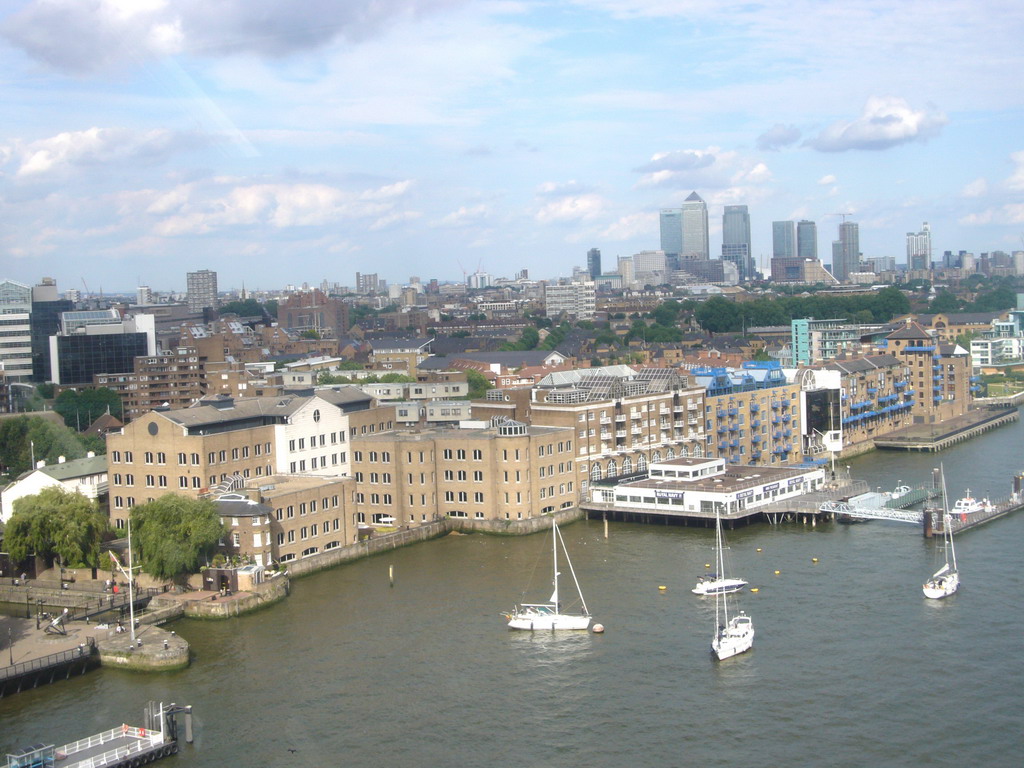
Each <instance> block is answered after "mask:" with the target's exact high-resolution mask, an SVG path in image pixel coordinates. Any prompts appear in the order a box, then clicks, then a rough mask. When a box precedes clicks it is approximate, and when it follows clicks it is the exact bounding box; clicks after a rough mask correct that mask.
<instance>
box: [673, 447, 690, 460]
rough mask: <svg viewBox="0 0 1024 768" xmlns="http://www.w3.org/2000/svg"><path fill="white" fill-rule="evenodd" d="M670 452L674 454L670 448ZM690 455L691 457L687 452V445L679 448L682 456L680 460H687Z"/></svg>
mask: <svg viewBox="0 0 1024 768" xmlns="http://www.w3.org/2000/svg"><path fill="white" fill-rule="evenodd" d="M668 452H669V453H672V449H671V448H669V449H668ZM689 455H690V453H689V451H687V450H686V446H685V445H682V446H680V447H679V456H680V458H684V459H685V458H686V457H687V456H689Z"/></svg>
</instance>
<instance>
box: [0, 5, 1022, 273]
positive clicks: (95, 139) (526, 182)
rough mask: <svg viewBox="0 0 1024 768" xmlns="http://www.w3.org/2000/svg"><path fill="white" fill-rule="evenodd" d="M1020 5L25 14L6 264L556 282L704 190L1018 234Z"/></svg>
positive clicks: (730, 198) (884, 250)
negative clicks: (522, 275) (524, 276)
mask: <svg viewBox="0 0 1024 768" xmlns="http://www.w3.org/2000/svg"><path fill="white" fill-rule="evenodd" d="M1022 39H1024V3H1021V2H1019V0H929V2H922V1H920V0H900V1H899V2H892V0H849V1H846V2H844V1H842V0H839V1H837V2H827V3H826V2H819V1H817V0H790V2H788V3H784V4H783V3H777V2H773V3H768V2H758V1H757V0H750V1H745V2H730V0H716V1H715V2H711V1H710V0H564V1H562V2H541V1H539V0H538V1H533V0H520V1H516V0H507V1H506V0H495V1H494V2H491V1H489V0H474V1H472V2H470V1H468V0H303V2H301V3H298V2H282V0H217V2H210V0H8V1H7V2H5V3H3V4H0V103H2V104H3V120H2V121H0V279H5V278H9V279H13V280H18V281H20V282H23V283H27V284H33V283H36V282H38V280H39V279H40V278H41V277H43V276H50V277H54V278H56V279H57V282H58V287H59V288H60V289H62V290H63V289H67V288H82V287H83V286H85V287H86V288H87V289H88V290H89V291H91V292H93V293H96V292H98V291H99V290H100V289H103V290H106V291H108V292H111V293H113V292H117V291H130V290H133V289H134V287H135V286H136V285H149V286H150V287H151V288H153V289H154V290H157V291H170V290H183V289H184V287H185V273H186V272H188V271H192V270H197V269H213V270H216V271H217V272H218V278H219V287H220V289H221V290H228V289H237V288H240V287H242V286H243V285H244V286H245V287H246V288H248V289H250V290H271V289H274V288H279V287H282V286H284V285H285V284H289V283H290V284H295V285H301V284H302V283H303V282H308V283H309V284H311V285H318V284H319V283H320V281H322V280H325V279H326V280H328V281H329V282H337V283H340V284H342V285H354V283H355V273H356V272H363V273H377V274H379V275H380V277H381V278H382V279H386V280H388V281H389V282H393V283H394V282H397V283H403V282H406V281H408V278H409V277H410V276H413V275H416V276H418V277H420V278H421V279H423V280H428V279H430V278H437V279H440V280H442V281H444V280H461V279H462V277H463V275H464V274H466V273H473V272H475V271H477V270H482V271H484V272H488V273H490V274H492V275H496V276H508V277H511V276H513V274H514V273H515V272H517V271H518V270H521V269H528V270H529V274H530V276H531V277H532V278H537V279H543V278H550V277H555V276H559V275H568V274H570V273H571V271H572V268H573V266H575V265H580V266H582V265H585V264H586V252H587V250H588V249H590V248H599V249H600V250H601V252H602V255H603V264H604V269H605V271H611V270H613V269H614V265H615V258H616V256H618V255H623V256H627V255H631V254H633V253H636V252H638V251H641V250H646V249H657V248H658V247H659V229H658V212H659V210H660V209H662V208H671V207H678V206H680V204H681V203H682V201H683V200H684V199H685V198H686V197H687V196H688V195H689V194H690V193H691V192H693V191H696V192H697V193H698V194H699V195H700V196H701V197H702V198H704V200H706V201H707V203H708V210H709V221H710V231H711V238H710V240H711V251H712V255H717V254H719V253H720V248H721V220H722V210H723V206H725V205H742V204H745V205H747V206H748V207H749V210H750V217H751V228H752V238H753V252H754V255H755V258H756V259H757V260H758V262H759V264H763V265H767V260H768V259H769V258H770V256H771V222H772V221H775V220H784V219H793V220H797V219H804V218H806V219H812V220H814V221H816V222H817V223H818V235H819V242H818V248H819V255H821V257H822V259H823V261H826V262H828V261H830V260H831V245H830V244H831V241H832V240H833V239H835V238H836V237H837V227H838V225H839V223H840V222H841V221H842V218H843V217H842V216H841V215H840V214H848V215H847V216H846V218H847V220H850V221H856V222H858V223H859V225H860V243H861V250H862V252H863V254H864V256H865V257H873V256H895V257H896V259H897V261H898V262H902V261H904V260H905V254H906V244H905V235H906V233H907V232H911V231H913V232H916V231H918V230H919V229H921V226H922V224H923V222H926V221H927V222H928V223H929V224H930V226H931V229H932V232H933V250H934V253H935V255H936V256H938V255H941V253H942V252H943V251H944V250H953V251H958V250H965V251H968V252H972V253H981V252H986V251H992V250H1005V251H1013V250H1020V249H1022V248H1024V239H1022V238H1024V119H1022V118H1024V87H1022V86H1021V84H1020V76H1021V75H1020V73H1021V72H1022V71H1024V45H1021V40H1022Z"/></svg>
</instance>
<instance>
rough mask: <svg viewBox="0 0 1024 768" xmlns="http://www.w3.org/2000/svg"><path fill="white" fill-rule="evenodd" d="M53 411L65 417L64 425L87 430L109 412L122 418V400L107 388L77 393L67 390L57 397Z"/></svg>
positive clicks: (84, 390)
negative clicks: (94, 421)
mask: <svg viewBox="0 0 1024 768" xmlns="http://www.w3.org/2000/svg"><path fill="white" fill-rule="evenodd" d="M53 410H55V411H56V412H57V413H59V414H60V415H61V416H63V417H64V423H65V424H67V425H68V426H69V427H71V428H72V429H77V430H83V429H86V428H87V427H88V426H89V425H90V424H92V422H93V420H95V419H98V418H99V417H100V416H102V415H103V414H104V413H106V412H107V411H109V412H110V413H111V414H112V415H114V416H116V417H117V418H119V419H120V418H122V408H121V398H120V397H119V396H118V394H117V392H115V391H114V390H112V389H108V388H107V387H100V388H98V389H83V390H82V391H80V392H79V391H76V390H73V389H66V390H64V391H63V392H61V393H60V395H59V396H58V397H57V402H56V404H55V405H54V406H53Z"/></svg>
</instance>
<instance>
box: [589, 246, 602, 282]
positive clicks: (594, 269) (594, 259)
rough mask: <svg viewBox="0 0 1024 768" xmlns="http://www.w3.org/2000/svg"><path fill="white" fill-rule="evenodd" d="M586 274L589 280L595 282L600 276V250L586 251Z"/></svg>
mask: <svg viewBox="0 0 1024 768" xmlns="http://www.w3.org/2000/svg"><path fill="white" fill-rule="evenodd" d="M587 272H588V273H589V274H590V279H591V280H597V278H599V277H600V276H601V250H600V249H599V248H591V249H590V250H589V251H587Z"/></svg>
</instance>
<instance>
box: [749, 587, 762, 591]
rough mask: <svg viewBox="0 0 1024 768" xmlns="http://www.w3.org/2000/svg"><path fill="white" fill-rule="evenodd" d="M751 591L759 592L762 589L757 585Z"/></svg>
mask: <svg viewBox="0 0 1024 768" xmlns="http://www.w3.org/2000/svg"><path fill="white" fill-rule="evenodd" d="M750 591H751V592H759V591H760V590H759V589H758V588H757V587H751V588H750Z"/></svg>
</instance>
